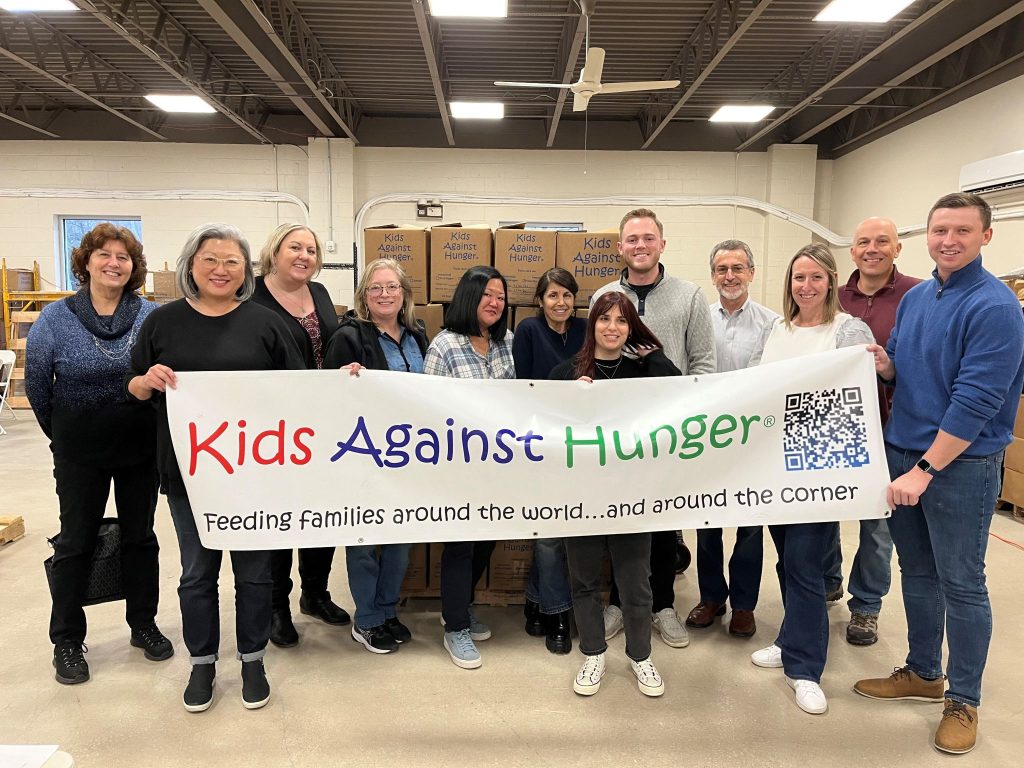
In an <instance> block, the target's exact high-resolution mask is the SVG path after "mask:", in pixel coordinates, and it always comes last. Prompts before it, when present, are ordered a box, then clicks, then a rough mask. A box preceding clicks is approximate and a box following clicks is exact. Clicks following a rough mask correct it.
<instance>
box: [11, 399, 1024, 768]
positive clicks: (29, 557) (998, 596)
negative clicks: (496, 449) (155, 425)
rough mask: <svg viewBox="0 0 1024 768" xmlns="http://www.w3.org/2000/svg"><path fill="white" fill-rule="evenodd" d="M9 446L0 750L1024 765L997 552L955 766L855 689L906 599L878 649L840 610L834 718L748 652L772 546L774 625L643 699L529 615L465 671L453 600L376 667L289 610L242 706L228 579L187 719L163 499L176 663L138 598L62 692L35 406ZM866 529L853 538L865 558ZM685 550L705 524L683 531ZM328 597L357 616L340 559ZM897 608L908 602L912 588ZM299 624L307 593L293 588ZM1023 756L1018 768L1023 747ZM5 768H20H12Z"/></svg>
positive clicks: (900, 714)
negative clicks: (962, 750)
mask: <svg viewBox="0 0 1024 768" xmlns="http://www.w3.org/2000/svg"><path fill="white" fill-rule="evenodd" d="M4 425H5V427H7V429H8V432H9V434H7V435H6V436H0V500H2V504H0V509H2V512H0V514H4V515H6V514H12V513H13V514H20V515H23V516H24V518H25V522H26V526H27V529H28V535H27V536H25V538H23V539H20V540H19V541H17V542H14V543H12V544H8V545H6V546H4V547H2V548H0V594H2V599H0V648H2V649H3V661H2V662H0V743H8V744H17V743H22V744H24V743H40V744H58V745H60V747H61V748H62V749H63V750H65V751H67V752H69V753H70V754H71V755H72V756H73V757H74V758H75V760H76V761H77V765H78V766H82V768H118V766H125V767H126V768H127V767H128V766H131V768H143V767H144V766H175V767H176V768H190V767H191V766H234V765H238V766H247V768H262V767H263V766H267V767H268V768H269V767H270V766H274V768H280V767H281V766H345V765H360V766H361V765H373V764H376V765H402V766H447V765H452V766H454V765H464V766H470V765H471V766H473V767H474V768H482V767H483V766H492V765H494V766H503V767H511V766H529V767H530V768H546V767H547V766H552V767H555V766H557V768H565V767H567V766H593V765H616V766H623V765H643V766H645V767H648V766H661V765H665V766H672V767H673V768H678V767H679V766H732V765H743V766H828V768H841V767H842V766H857V767H858V768H862V767H863V766H888V765H899V766H901V767H902V768H913V767H914V766H933V765H944V764H950V761H958V762H960V763H962V764H973V765H984V766H986V767H989V766H1019V765H1021V764H1022V760H1021V758H1020V754H1021V752H1022V748H1024V737H1022V736H1021V728H1020V722H1021V716H1022V715H1024V696H1022V695H1021V691H1022V690H1024V665H1022V664H1020V663H1019V660H1015V658H1016V657H1015V656H1014V654H1015V653H1018V652H1019V650H1018V649H1019V648H1020V644H1021V638H1022V637H1024V611H1022V606H1024V602H1022V600H1021V597H1020V593H1021V587H1022V584H1024V552H1022V551H1021V550H1020V549H1018V548H1015V547H1013V546H1011V545H1010V544H1007V543H1005V542H1003V541H1000V540H999V539H996V538H993V539H992V540H991V542H990V547H989V556H988V575H989V588H990V590H991V594H992V604H993V609H994V615H995V627H996V634H995V637H994V640H993V644H992V649H991V653H990V655H989V663H988V669H987V672H986V676H985V688H984V696H985V701H984V706H983V708H982V710H981V731H980V734H981V736H980V739H979V744H978V747H977V749H975V751H974V752H973V753H971V754H970V755H968V756H965V757H960V758H951V757H949V756H944V755H940V754H939V753H937V752H936V751H934V749H933V748H932V746H931V738H932V734H933V733H934V730H935V727H936V725H937V723H938V720H939V716H940V713H941V707H940V706H938V705H933V704H922V703H914V702H894V703H885V702H876V701H871V700H869V699H865V698H862V697H860V696H857V695H855V694H854V693H853V692H852V691H851V689H850V686H851V685H852V684H853V683H854V681H856V680H857V679H859V678H861V677H869V676H871V677H875V676H884V675H886V674H887V673H888V672H890V671H891V670H892V669H893V667H896V666H902V664H903V659H904V657H905V654H906V640H905V637H906V622H905V618H904V615H903V608H902V605H901V603H900V602H899V600H898V599H896V600H892V599H890V600H889V602H888V603H887V605H886V607H885V609H884V610H883V613H882V620H881V639H880V640H879V642H878V643H877V644H876V645H874V646H872V647H868V648H855V647H853V646H851V645H848V644H847V643H846V642H845V634H844V630H845V626H846V622H847V621H848V619H849V614H848V611H847V609H846V607H845V605H844V604H840V605H836V606H833V607H832V608H831V609H830V610H829V616H830V618H831V628H832V639H831V643H830V647H829V663H828V668H827V669H826V672H825V677H824V679H823V681H822V687H823V689H824V691H825V693H826V695H827V696H828V698H829V706H830V709H829V712H828V713H827V714H826V715H823V716H819V717H813V716H811V715H807V714H804V713H803V712H801V711H800V710H799V709H797V707H796V705H795V703H794V701H793V695H792V692H791V691H790V690H789V688H788V687H787V686H786V683H785V681H784V679H783V675H782V672H781V670H764V669H759V668H757V667H754V666H753V665H751V663H750V660H749V654H750V652H751V651H753V650H756V649H757V648H760V647H761V646H763V645H767V644H768V643H770V642H771V641H772V640H773V639H774V637H775V633H776V631H777V630H778V626H779V621H780V618H781V601H780V599H779V593H778V586H777V582H776V579H775V575H774V571H773V567H774V560H775V553H774V550H773V549H772V546H771V544H770V543H768V542H770V539H769V538H768V537H767V536H766V537H765V539H766V553H765V573H764V578H763V581H762V597H761V603H760V605H759V606H758V612H757V618H758V623H759V629H758V633H757V635H756V636H755V637H754V638H752V639H750V640H737V639H735V638H732V637H729V636H728V635H727V634H726V632H725V628H724V625H721V624H720V625H717V626H716V627H715V628H712V629H708V630H703V631H697V632H693V633H692V640H691V643H690V646H689V647H688V648H685V649H673V648H669V647H668V646H666V645H664V644H663V643H661V642H660V640H658V639H655V640H654V660H655V662H656V664H657V665H658V668H659V669H660V670H661V673H662V676H663V677H664V678H665V681H666V689H667V690H666V693H665V695H664V697H662V698H661V699H648V698H646V697H644V696H642V695H641V694H640V692H639V691H638V690H637V688H636V685H635V682H634V680H633V678H632V676H631V674H630V672H629V668H628V665H627V661H626V658H625V655H624V650H623V643H624V641H623V639H622V636H621V635H620V636H619V637H617V638H615V639H614V640H613V641H611V648H610V655H609V672H608V675H607V676H606V677H605V681H604V683H603V685H602V688H601V691H600V693H598V694H597V695H596V696H594V697H593V698H590V699H583V698H581V697H579V696H577V695H575V694H574V693H573V691H572V680H573V677H574V675H575V673H576V670H577V668H578V666H579V664H580V660H581V657H580V656H579V654H578V653H577V652H575V651H574V653H573V654H572V655H571V656H553V655H551V654H549V653H548V652H547V651H546V650H545V649H544V645H543V640H540V639H536V638H532V637H529V636H527V635H526V634H525V633H524V632H523V629H522V614H521V611H520V610H519V609H517V608H487V607H485V608H481V609H480V614H481V616H482V617H483V618H484V619H485V620H486V621H487V622H489V623H490V625H491V627H492V629H493V631H494V636H493V638H492V639H491V640H488V641H487V642H484V643H481V644H480V649H481V653H482V655H483V659H484V664H483V667H482V668H481V669H478V670H471V671H467V670H461V669H458V668H456V667H455V666H454V665H453V664H452V663H451V661H450V660H449V659H448V656H447V654H446V652H445V651H444V649H443V648H442V646H441V628H440V626H439V624H438V615H439V606H438V605H437V603H436V602H433V601H418V602H416V603H414V604H413V605H412V606H410V607H408V608H406V609H405V612H404V613H402V618H403V619H404V620H405V621H406V623H407V624H408V625H409V626H410V628H411V629H412V631H413V633H414V640H413V642H412V643H411V644H409V645H407V646H403V648H402V650H401V652H399V653H396V654H391V655H384V656H378V655H374V654H370V653H367V652H366V651H364V650H363V649H362V648H361V647H360V646H358V645H357V644H356V643H354V642H353V641H352V640H351V638H350V637H349V634H348V628H340V629H337V628H332V627H328V626H326V625H324V624H319V623H312V622H311V621H310V620H309V619H308V618H307V617H305V616H300V615H296V619H295V620H296V625H297V627H298V629H299V632H300V633H301V634H302V642H301V643H300V645H299V646H298V647H297V648H293V649H285V650H282V649H278V648H275V647H273V646H271V648H270V650H269V651H268V653H267V658H266V664H267V669H268V673H269V677H270V680H271V684H272V685H273V696H272V698H271V701H270V703H269V704H268V705H267V706H266V707H265V708H264V709H261V710H257V711H247V710H245V709H243V707H242V703H241V699H240V696H241V683H240V680H239V678H238V663H237V662H236V661H234V660H233V642H232V638H233V611H232V609H231V605H230V603H231V599H230V587H229V586H227V585H229V584H230V581H231V576H230V571H228V570H225V572H224V576H223V579H222V582H223V584H224V585H225V586H223V588H222V590H221V593H222V595H223V596H225V598H226V600H223V601H222V602H226V603H227V604H226V605H224V606H223V607H224V611H223V615H222V622H223V627H224V631H223V637H224V643H223V647H222V656H223V657H224V658H223V659H222V661H221V662H220V663H219V665H218V670H219V675H218V678H217V688H216V690H215V702H214V704H213V706H212V708H211V709H210V710H209V711H207V712H205V713H203V714H198V715H197V714H188V713H187V712H185V710H184V709H183V707H182V705H181V693H182V691H183V689H184V686H185V682H186V681H187V678H188V671H189V670H188V658H187V652H186V650H185V648H184V645H183V644H182V642H181V619H180V616H179V613H178V608H177V597H176V594H175V587H176V582H177V576H178V573H179V568H178V564H177V547H176V544H175V538H174V532H173V529H172V525H171V521H170V516H169V514H168V511H167V506H166V504H165V503H164V502H163V500H162V499H161V502H160V506H159V507H158V509H157V532H158V535H159V537H160V541H161V543H162V544H163V551H162V552H161V607H160V613H159V616H158V622H159V625H160V627H161V628H162V629H163V631H164V632H165V633H166V634H167V635H168V637H170V638H171V640H172V641H173V642H174V644H175V651H176V655H175V656H174V658H173V659H171V660H170V661H167V662H163V663H153V662H149V661H146V660H145V659H144V658H143V656H142V653H141V652H140V651H139V650H137V649H134V648H131V647H130V646H129V645H128V629H127V627H126V625H125V624H124V620H123V604H122V603H113V604H107V605H100V606H95V607H93V608H89V609H87V612H88V618H89V625H90V629H89V636H88V639H87V644H88V646H89V653H88V655H87V657H86V658H87V660H88V662H89V666H90V669H91V671H92V680H90V681H89V682H88V683H86V684H84V685H78V686H74V687H67V686H63V685H59V684H58V683H56V682H55V681H54V679H53V669H52V667H51V664H50V661H51V654H52V646H51V645H50V643H49V642H48V639H47V623H48V618H49V609H50V601H49V593H48V590H47V587H46V580H45V577H44V575H43V569H42V561H43V559H44V558H45V557H47V555H48V551H49V548H48V546H47V544H46V539H45V537H46V536H47V535H52V534H53V533H55V532H56V531H57V503H56V497H55V494H54V491H53V480H52V474H51V472H52V466H51V463H50V455H49V451H48V449H47V443H46V440H45V438H44V437H43V435H42V434H41V433H40V431H39V429H38V428H37V426H36V424H35V422H34V421H33V420H32V417H31V414H30V413H29V412H27V411H22V412H20V414H19V419H18V421H16V422H11V421H10V417H9V416H8V417H7V418H6V419H5V420H4ZM855 530H856V529H855V524H852V523H847V524H844V526H843V534H844V536H843V538H844V555H845V557H846V560H847V562H849V561H850V560H852V556H853V550H852V546H853V544H855V542H856V541H857V538H856V535H855ZM992 530H993V533H994V534H996V535H998V536H1000V537H1002V538H1003V539H1008V540H1012V541H1017V542H1022V541H1024V525H1022V524H1021V523H1020V522H1017V521H1015V520H1013V519H1011V518H1009V517H1007V516H1006V515H1005V514H1000V515H997V517H996V519H995V521H994V523H993V526H992ZM687 538H688V540H689V542H690V544H691V546H692V544H693V541H694V537H693V534H692V532H690V533H688V534H687ZM331 587H332V591H333V593H334V596H335V598H336V599H337V601H338V602H339V603H341V604H342V605H345V606H346V607H349V608H351V597H350V595H349V593H348V587H347V583H346V578H345V569H344V567H343V560H342V559H341V558H340V557H339V558H337V559H336V563H335V570H334V573H333V574H332V583H331ZM676 594H677V602H676V606H677V608H678V610H679V611H680V613H682V614H684V615H685V613H686V612H687V611H688V610H689V609H690V608H691V607H692V606H693V604H694V603H696V602H697V590H696V577H695V575H694V573H693V570H692V568H691V570H690V571H688V572H687V573H686V574H685V575H683V576H680V577H679V579H678V581H677V582H676ZM893 595H894V596H897V595H899V581H898V575H896V576H895V578H894V583H893ZM294 602H295V603H296V606H295V612H296V614H298V611H297V602H298V598H297V596H294ZM1015 754H1016V755H1017V757H1016V758H1015V757H1013V755H1015ZM0 768H6V767H0Z"/></svg>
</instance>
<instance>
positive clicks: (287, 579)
mask: <svg viewBox="0 0 1024 768" xmlns="http://www.w3.org/2000/svg"><path fill="white" fill-rule="evenodd" d="M323 253H324V249H323V247H322V246H321V245H320V238H319V237H317V236H316V233H315V232H313V230H311V229H310V228H309V227H307V226H305V225H303V224H282V225H280V226H279V227H277V228H276V229H275V230H274V231H273V232H271V233H270V235H269V236H268V237H267V241H266V242H265V243H264V244H263V249H262V250H261V251H260V276H259V277H257V278H256V287H255V290H254V291H253V294H252V300H253V301H255V302H256V303H257V304H262V305H263V306H264V307H266V308H267V309H272V310H273V311H274V312H276V313H277V315H278V316H279V317H280V318H281V319H282V320H284V321H285V325H287V326H288V330H289V331H291V335H292V338H293V339H294V341H295V344H296V346H297V347H298V349H299V350H301V352H302V359H303V362H305V364H306V368H309V369H311V370H316V369H319V368H323V362H324V350H326V349H327V343H328V341H330V339H331V336H333V335H334V332H335V331H336V330H337V329H338V316H337V314H336V313H335V311H334V303H333V302H332V301H331V297H330V294H329V293H328V292H327V289H326V288H325V287H324V286H323V285H321V284H320V283H317V282H314V281H313V278H314V277H316V276H317V275H318V274H319V273H320V268H321V267H322V266H323V263H324V255H323ZM333 560H334V547H310V548H307V549H300V550H299V578H300V580H301V582H302V585H301V591H302V594H301V595H300V596H299V610H300V611H301V612H302V613H304V614H306V615H307V616H312V617H313V618H316V619H319V620H320V621H323V622H324V623H326V624H332V625H335V626H343V625H345V624H348V623H349V621H350V618H349V615H348V612H347V611H346V610H345V609H344V608H341V607H339V606H338V605H336V604H335V603H334V601H333V600H331V593H330V592H329V591H328V590H327V581H328V579H329V578H330V575H331V563H332V561H333ZM270 567H271V573H272V575H273V579H274V591H273V598H272V600H273V613H272V614H271V619H270V642H272V643H273V644H274V645H276V646H279V647H281V648H291V647H292V646H294V645H298V642H299V633H298V632H297V631H296V629H295V624H293V623H292V611H291V607H290V605H289V595H290V594H291V591H292V578H291V576H292V551H291V550H290V549H278V550H275V551H274V554H273V555H272V556H271V560H270Z"/></svg>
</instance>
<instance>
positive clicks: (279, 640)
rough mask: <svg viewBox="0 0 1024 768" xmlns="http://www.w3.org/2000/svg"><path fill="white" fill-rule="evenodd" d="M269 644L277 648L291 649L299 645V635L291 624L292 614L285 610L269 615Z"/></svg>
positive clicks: (275, 611)
mask: <svg viewBox="0 0 1024 768" xmlns="http://www.w3.org/2000/svg"><path fill="white" fill-rule="evenodd" d="M270 642H272V643H273V644H274V645H276V646H277V647H278V648H293V647H294V646H296V645H298V644H299V633H298V632H296V631H295V625H294V624H292V612H291V611H289V610H288V609H287V608H284V609H282V610H276V609H275V610H274V612H273V613H272V614H270Z"/></svg>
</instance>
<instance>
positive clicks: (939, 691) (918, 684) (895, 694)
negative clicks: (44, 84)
mask: <svg viewBox="0 0 1024 768" xmlns="http://www.w3.org/2000/svg"><path fill="white" fill-rule="evenodd" d="M853 690H854V691H855V692H856V693H859V694H860V695H861V696H867V697H868V698H869V699H887V700H891V701H894V700H900V699H909V700H911V701H934V702H936V703H938V702H940V701H942V699H943V694H944V693H945V690H946V678H945V677H940V678H939V679H937V680H925V679H924V678H921V677H918V676H917V674H915V673H914V671H913V670H911V669H910V667H897V668H896V669H895V670H893V673H892V674H891V675H889V676H888V677H877V678H871V679H868V680H858V681H857V682H856V683H854V685H853Z"/></svg>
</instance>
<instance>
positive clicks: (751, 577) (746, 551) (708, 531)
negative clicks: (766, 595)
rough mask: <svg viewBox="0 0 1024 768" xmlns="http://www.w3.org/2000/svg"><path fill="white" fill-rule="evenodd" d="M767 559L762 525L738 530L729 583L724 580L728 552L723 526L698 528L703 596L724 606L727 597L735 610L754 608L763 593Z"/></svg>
mask: <svg viewBox="0 0 1024 768" xmlns="http://www.w3.org/2000/svg"><path fill="white" fill-rule="evenodd" d="M763 561H764V531H763V528H762V527H761V526H760V525H750V526H744V527H742V528H737V529H736V545H735V546H734V547H733V549H732V557H730V558H729V582H728V583H726V581H725V555H724V548H723V546H722V529H721V528H701V529H698V531H697V584H698V585H699V587H700V599H701V600H703V601H704V602H708V603H719V604H722V605H724V604H725V601H726V598H728V600H729V604H730V605H731V606H732V609H733V610H734V611H752V610H754V608H756V607H757V598H758V595H759V594H760V592H761V566H762V563H763Z"/></svg>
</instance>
